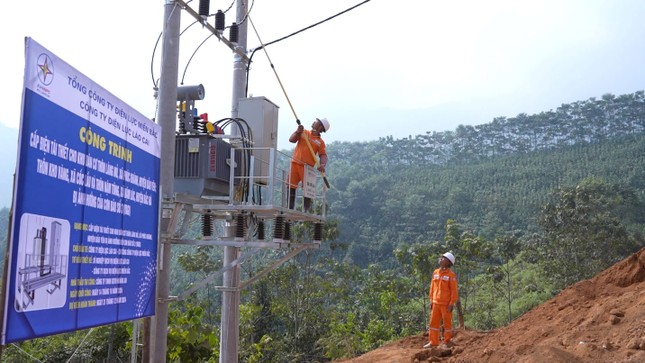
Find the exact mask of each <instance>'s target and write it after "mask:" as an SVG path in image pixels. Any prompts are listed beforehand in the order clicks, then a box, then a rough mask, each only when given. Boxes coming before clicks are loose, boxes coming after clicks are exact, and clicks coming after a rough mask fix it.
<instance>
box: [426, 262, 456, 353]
mask: <svg viewBox="0 0 645 363" xmlns="http://www.w3.org/2000/svg"><path fill="white" fill-rule="evenodd" d="M458 299H459V292H458V291H457V275H455V273H454V272H453V271H452V270H451V269H449V268H445V269H443V268H438V269H436V270H434V272H433V273H432V281H431V282H430V301H431V302H432V310H431V312H430V333H429V334H428V340H429V342H430V344H432V345H433V346H437V345H439V333H440V332H441V320H443V330H444V334H443V341H444V343H448V342H449V341H450V339H452V311H448V306H453V307H454V305H455V304H456V303H457V300H458Z"/></svg>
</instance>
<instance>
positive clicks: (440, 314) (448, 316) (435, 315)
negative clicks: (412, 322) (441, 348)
mask: <svg viewBox="0 0 645 363" xmlns="http://www.w3.org/2000/svg"><path fill="white" fill-rule="evenodd" d="M441 320H443V342H444V343H448V342H449V341H450V339H452V311H448V305H439V304H432V310H431V312H430V333H428V340H429V342H430V344H432V345H434V346H437V345H439V335H440V333H441Z"/></svg>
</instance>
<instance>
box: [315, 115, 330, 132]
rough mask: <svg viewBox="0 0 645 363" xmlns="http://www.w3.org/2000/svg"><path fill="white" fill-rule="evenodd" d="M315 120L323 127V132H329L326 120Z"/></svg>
mask: <svg viewBox="0 0 645 363" xmlns="http://www.w3.org/2000/svg"><path fill="white" fill-rule="evenodd" d="M316 120H318V121H320V123H321V124H322V125H323V128H324V130H323V131H324V132H327V131H329V121H327V119H326V118H324V117H323V118H317V119H316Z"/></svg>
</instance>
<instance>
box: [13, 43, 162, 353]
mask: <svg viewBox="0 0 645 363" xmlns="http://www.w3.org/2000/svg"><path fill="white" fill-rule="evenodd" d="M25 56H26V58H25V76H24V77H25V78H24V91H23V92H24V93H23V101H22V120H21V124H20V138H19V147H18V162H17V169H16V181H15V186H14V195H15V196H14V203H13V208H14V209H13V219H12V221H11V226H12V227H11V236H10V241H9V244H10V246H9V264H8V270H7V276H6V278H7V283H6V285H5V286H6V291H5V302H4V303H5V316H4V325H3V330H2V344H6V343H9V342H14V341H21V340H25V339H32V338H36V337H42V336H46V335H51V334H58V333H63V332H69V331H74V330H79V329H85V328H89V327H94V326H98V325H105V324H111V323H115V322H119V321H124V320H130V319H135V318H140V317H144V316H150V315H153V314H154V307H155V293H156V291H155V280H156V256H157V237H158V231H157V229H158V214H159V168H160V154H161V153H160V151H161V130H160V127H159V125H157V124H155V123H153V122H152V121H150V120H149V119H147V118H146V117H144V116H143V115H141V114H140V113H138V112H137V111H135V110H134V109H132V108H130V107H129V106H128V105H126V104H125V103H123V102H122V101H121V100H119V99H118V98H117V97H115V96H114V95H112V94H111V93H109V92H108V91H106V90H105V89H103V88H101V87H100V86H99V85H97V84H96V83H94V82H93V81H92V80H91V79H89V78H87V77H86V76H84V75H83V74H81V73H80V72H79V71H77V70H76V69H74V68H73V67H72V66H70V65H68V64H67V63H65V62H64V61H63V60H61V59H60V58H58V57H56V56H55V55H54V54H53V53H52V52H50V51H48V50H47V49H45V48H43V47H42V46H41V45H39V44H38V43H36V42H35V41H34V40H32V39H31V38H26V40H25ZM112 71H113V70H112Z"/></svg>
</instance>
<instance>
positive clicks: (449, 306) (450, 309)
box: [448, 305, 452, 313]
mask: <svg viewBox="0 0 645 363" xmlns="http://www.w3.org/2000/svg"><path fill="white" fill-rule="evenodd" d="M448 311H449V312H451V313H452V305H448Z"/></svg>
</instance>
